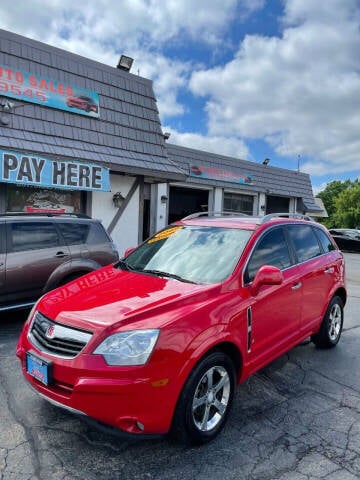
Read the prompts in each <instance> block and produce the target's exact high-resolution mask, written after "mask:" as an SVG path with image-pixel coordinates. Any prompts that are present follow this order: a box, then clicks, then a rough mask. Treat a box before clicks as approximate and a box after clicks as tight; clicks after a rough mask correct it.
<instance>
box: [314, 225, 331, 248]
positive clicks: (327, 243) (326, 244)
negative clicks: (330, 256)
mask: <svg viewBox="0 0 360 480" xmlns="http://www.w3.org/2000/svg"><path fill="white" fill-rule="evenodd" d="M315 233H316V236H317V237H318V239H319V241H320V243H321V246H322V248H323V250H324V252H325V253H327V252H331V251H332V250H335V247H334V245H333V244H332V241H331V240H330V238H329V237H328V236H327V235H326V233H325V232H323V231H322V230H320V228H315Z"/></svg>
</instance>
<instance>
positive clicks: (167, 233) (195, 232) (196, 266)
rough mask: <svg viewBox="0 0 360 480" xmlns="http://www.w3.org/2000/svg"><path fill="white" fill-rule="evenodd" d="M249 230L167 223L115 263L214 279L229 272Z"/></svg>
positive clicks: (188, 278)
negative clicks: (167, 226) (122, 259)
mask: <svg viewBox="0 0 360 480" xmlns="http://www.w3.org/2000/svg"><path fill="white" fill-rule="evenodd" d="M251 233H252V232H251V231H250V230H241V229H237V228H223V227H203V226H201V227H199V226H171V227H169V228H166V229H165V230H162V231H161V232H159V233H157V234H156V235H155V236H154V237H152V238H150V239H149V240H148V241H147V242H145V243H144V244H142V245H140V247H139V248H137V249H136V250H135V251H134V252H132V253H131V254H130V255H129V256H128V257H127V258H126V260H125V262H124V261H123V262H120V264H119V267H120V268H128V269H129V270H136V271H137V272H139V271H141V272H145V273H152V274H158V275H161V274H164V276H169V277H175V278H178V279H181V280H183V281H187V282H194V283H201V284H212V283H218V282H221V281H222V280H225V279H226V278H227V277H228V276H229V275H230V274H231V273H232V272H233V270H234V268H235V266H236V264H237V262H238V260H239V257H240V255H241V253H242V251H243V250H244V247H245V245H246V243H247V241H248V239H249V238H250V236H251Z"/></svg>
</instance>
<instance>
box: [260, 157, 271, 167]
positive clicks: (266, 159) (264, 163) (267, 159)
mask: <svg viewBox="0 0 360 480" xmlns="http://www.w3.org/2000/svg"><path fill="white" fill-rule="evenodd" d="M269 162H270V158H264V160H263V162H262V163H263V165H267V164H268V163H269Z"/></svg>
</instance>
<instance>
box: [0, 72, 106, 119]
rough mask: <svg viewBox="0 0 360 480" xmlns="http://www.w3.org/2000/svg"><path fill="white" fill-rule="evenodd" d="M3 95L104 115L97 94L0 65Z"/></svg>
mask: <svg viewBox="0 0 360 480" xmlns="http://www.w3.org/2000/svg"><path fill="white" fill-rule="evenodd" d="M0 95H3V96H5V97H10V98H16V99H18V100H25V101H26V102H31V103H37V104H39V105H44V106H46V107H51V108H57V109H60V110H66V111H68V112H73V113H78V114H80V115H87V116H90V117H99V112H100V109H99V95H98V94H97V93H96V92H93V91H91V90H87V89H85V88H79V87H74V86H71V85H68V84H66V83H61V82H57V81H56V80H51V79H49V78H46V77H42V76H38V75H33V74H31V73H29V72H24V71H23V70H14V69H12V68H10V67H7V66H5V65H0Z"/></svg>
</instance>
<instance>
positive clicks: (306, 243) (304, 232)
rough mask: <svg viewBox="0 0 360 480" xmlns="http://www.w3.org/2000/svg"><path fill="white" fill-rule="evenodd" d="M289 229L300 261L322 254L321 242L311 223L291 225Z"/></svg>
mask: <svg viewBox="0 0 360 480" xmlns="http://www.w3.org/2000/svg"><path fill="white" fill-rule="evenodd" d="M287 229H288V232H289V234H290V238H291V240H292V243H293V245H294V248H295V253H296V256H297V258H298V261H299V262H300V263H301V262H305V261H306V260H309V259H310V258H314V257H317V256H318V255H321V253H322V252H321V250H320V245H319V242H318V240H317V238H316V235H315V233H314V231H313V229H312V227H311V226H310V225H289V226H288V227H287Z"/></svg>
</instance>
